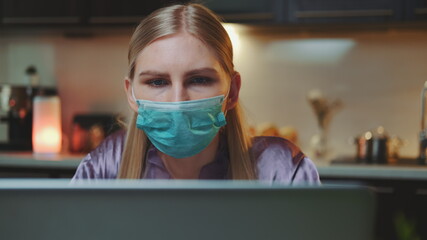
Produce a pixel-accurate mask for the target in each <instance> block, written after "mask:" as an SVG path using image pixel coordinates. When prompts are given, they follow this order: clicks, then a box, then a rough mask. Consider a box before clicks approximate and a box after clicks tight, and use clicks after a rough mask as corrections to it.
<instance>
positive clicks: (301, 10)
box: [284, 0, 403, 24]
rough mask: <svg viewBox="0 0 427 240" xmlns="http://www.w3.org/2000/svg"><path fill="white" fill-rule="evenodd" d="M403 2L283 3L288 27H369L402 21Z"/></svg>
mask: <svg viewBox="0 0 427 240" xmlns="http://www.w3.org/2000/svg"><path fill="white" fill-rule="evenodd" d="M402 4H403V1H402V0H346V1H342V0H322V1H318V0H286V4H285V6H284V7H285V8H286V10H287V11H286V12H287V13H288V14H287V16H286V17H285V21H287V22H289V23H303V24H306V23H369V22H377V23H378V22H379V23H384V22H392V21H399V20H402V15H403V12H402Z"/></svg>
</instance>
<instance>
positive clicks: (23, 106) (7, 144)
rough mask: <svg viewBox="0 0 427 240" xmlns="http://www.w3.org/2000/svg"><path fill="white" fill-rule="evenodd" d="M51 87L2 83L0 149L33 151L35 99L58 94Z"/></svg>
mask: <svg viewBox="0 0 427 240" xmlns="http://www.w3.org/2000/svg"><path fill="white" fill-rule="evenodd" d="M56 94H57V91H56V89H55V88H51V87H34V86H18V85H10V84H1V85H0V129H1V131H2V133H1V138H0V151H31V150H32V124H33V99H34V97H35V96H37V95H48V96H49V95H56Z"/></svg>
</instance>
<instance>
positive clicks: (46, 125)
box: [33, 96, 62, 154]
mask: <svg viewBox="0 0 427 240" xmlns="http://www.w3.org/2000/svg"><path fill="white" fill-rule="evenodd" d="M33 103H34V107H33V151H34V153H36V154H55V153H59V152H60V151H61V140H62V132H61V102H60V100H59V97H58V96H36V97H34V101H33Z"/></svg>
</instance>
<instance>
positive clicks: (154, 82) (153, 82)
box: [145, 79, 169, 87]
mask: <svg viewBox="0 0 427 240" xmlns="http://www.w3.org/2000/svg"><path fill="white" fill-rule="evenodd" d="M145 84H146V85H148V86H150V87H164V86H166V85H168V84H169V81H168V80H166V79H150V80H147V81H145Z"/></svg>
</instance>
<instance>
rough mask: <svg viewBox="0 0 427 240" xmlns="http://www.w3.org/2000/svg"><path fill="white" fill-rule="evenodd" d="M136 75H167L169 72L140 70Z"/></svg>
mask: <svg viewBox="0 0 427 240" xmlns="http://www.w3.org/2000/svg"><path fill="white" fill-rule="evenodd" d="M138 76H140V77H141V76H156V77H167V76H169V74H167V73H162V72H157V71H152V70H147V71H142V72H140V73H139V74H138Z"/></svg>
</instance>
